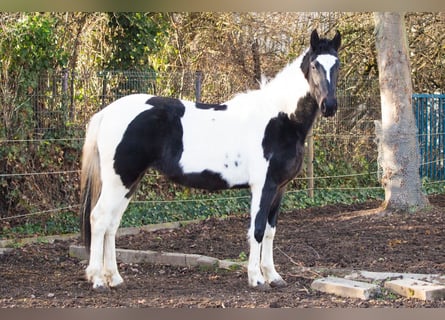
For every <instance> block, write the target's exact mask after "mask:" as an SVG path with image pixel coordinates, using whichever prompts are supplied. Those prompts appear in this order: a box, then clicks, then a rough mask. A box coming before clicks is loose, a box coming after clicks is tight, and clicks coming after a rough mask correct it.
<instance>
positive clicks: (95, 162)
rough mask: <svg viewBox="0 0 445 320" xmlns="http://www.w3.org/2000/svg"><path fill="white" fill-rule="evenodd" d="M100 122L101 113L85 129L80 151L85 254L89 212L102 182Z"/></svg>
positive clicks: (88, 237)
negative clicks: (99, 145)
mask: <svg viewBox="0 0 445 320" xmlns="http://www.w3.org/2000/svg"><path fill="white" fill-rule="evenodd" d="M101 122H102V113H100V112H99V113H97V114H95V115H94V116H93V117H92V118H91V120H90V122H89V124H88V129H87V134H86V136H85V142H84V145H83V149H82V169H81V175H80V229H81V234H82V241H83V243H84V244H85V248H86V250H87V252H89V250H90V245H91V222H90V216H91V210H92V209H93V208H94V206H95V205H96V203H97V200H98V199H99V196H100V192H101V188H102V181H101V178H100V162H99V150H98V148H97V134H98V131H99V127H100V124H101Z"/></svg>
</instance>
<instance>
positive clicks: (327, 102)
mask: <svg viewBox="0 0 445 320" xmlns="http://www.w3.org/2000/svg"><path fill="white" fill-rule="evenodd" d="M320 111H321V114H322V115H323V116H324V117H332V116H334V115H335V113H336V112H337V99H336V98H325V99H323V101H322V102H321V105H320Z"/></svg>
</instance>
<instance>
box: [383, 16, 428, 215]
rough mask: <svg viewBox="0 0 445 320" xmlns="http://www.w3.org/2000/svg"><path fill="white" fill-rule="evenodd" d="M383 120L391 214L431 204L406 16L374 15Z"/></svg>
mask: <svg viewBox="0 0 445 320" xmlns="http://www.w3.org/2000/svg"><path fill="white" fill-rule="evenodd" d="M374 19H375V34H376V35H375V36H376V49H377V62H378V71H379V85H380V96H381V110H382V120H381V122H377V121H376V135H377V140H378V143H379V162H380V165H381V167H382V169H383V175H382V185H383V187H384V189H385V201H384V203H383V206H384V208H385V209H386V210H389V211H403V212H406V211H408V212H416V211H417V210H419V209H421V208H424V207H425V206H427V205H428V200H427V198H426V197H425V195H424V194H423V193H422V189H421V187H422V184H421V180H420V174H419V166H420V154H419V148H418V144H417V138H416V134H417V129H416V123H415V118H414V112H413V109H412V83H411V70H410V62H409V52H408V40H407V36H406V33H405V23H404V14H401V13H393V12H385V13H374Z"/></svg>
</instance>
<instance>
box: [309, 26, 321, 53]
mask: <svg viewBox="0 0 445 320" xmlns="http://www.w3.org/2000/svg"><path fill="white" fill-rule="evenodd" d="M319 41H320V38H319V37H318V32H317V29H314V31H312V33H311V48H312V50H313V51H315V50H316V49H317V47H318V42H319Z"/></svg>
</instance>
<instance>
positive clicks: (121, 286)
mask: <svg viewBox="0 0 445 320" xmlns="http://www.w3.org/2000/svg"><path fill="white" fill-rule="evenodd" d="M110 288H111V289H113V290H118V289H125V288H127V285H126V283H125V282H121V283H118V284H116V285H110Z"/></svg>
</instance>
